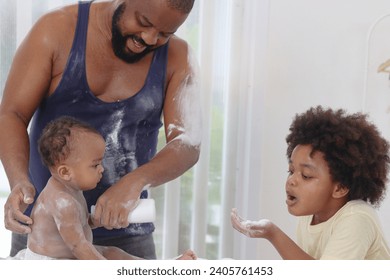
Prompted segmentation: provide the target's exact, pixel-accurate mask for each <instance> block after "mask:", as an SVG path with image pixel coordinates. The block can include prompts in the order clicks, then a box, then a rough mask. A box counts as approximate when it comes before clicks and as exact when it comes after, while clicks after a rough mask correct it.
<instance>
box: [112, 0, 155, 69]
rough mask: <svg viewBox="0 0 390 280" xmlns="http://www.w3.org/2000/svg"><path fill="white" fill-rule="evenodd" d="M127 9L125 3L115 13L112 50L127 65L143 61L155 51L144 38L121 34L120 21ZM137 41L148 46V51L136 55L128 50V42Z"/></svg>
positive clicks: (113, 17)
mask: <svg viewBox="0 0 390 280" xmlns="http://www.w3.org/2000/svg"><path fill="white" fill-rule="evenodd" d="M125 8H126V5H125V3H122V4H121V5H120V6H119V7H118V8H117V9H116V10H115V12H114V15H113V16H112V31H111V32H112V39H111V44H112V49H113V51H114V54H115V55H116V56H117V57H118V58H119V59H121V60H123V61H125V62H127V63H135V62H138V61H139V60H141V59H142V58H143V57H145V56H146V55H147V54H148V53H150V52H151V51H153V50H154V49H153V48H152V46H150V45H147V44H146V43H145V42H144V41H143V40H142V38H140V37H138V36H135V35H127V36H123V35H122V33H121V30H120V28H119V25H118V24H119V20H120V19H121V17H122V15H123V12H124V10H125ZM133 39H136V41H137V42H138V43H140V44H142V45H144V46H146V49H145V50H143V51H142V52H140V53H134V52H132V51H131V50H129V49H127V46H126V42H127V40H133Z"/></svg>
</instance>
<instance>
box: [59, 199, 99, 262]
mask: <svg viewBox="0 0 390 280" xmlns="http://www.w3.org/2000/svg"><path fill="white" fill-rule="evenodd" d="M63 200H64V201H63V202H62V205H63V207H61V208H58V209H57V210H56V211H55V212H56V213H55V214H54V220H55V223H56V224H57V228H58V231H59V234H60V235H61V237H62V240H63V241H64V243H65V245H66V246H67V247H68V248H69V249H70V251H71V252H72V254H73V256H74V257H75V258H76V259H79V260H99V259H105V258H104V257H103V256H102V255H101V254H100V253H99V252H98V250H96V248H95V246H93V244H92V242H91V241H90V240H88V239H87V237H86V232H85V230H86V228H85V226H86V227H89V225H85V226H84V224H85V223H83V220H82V215H85V213H82V211H80V207H79V205H78V202H77V201H76V200H75V199H73V198H63ZM85 222H87V221H85ZM88 230H91V229H90V228H88Z"/></svg>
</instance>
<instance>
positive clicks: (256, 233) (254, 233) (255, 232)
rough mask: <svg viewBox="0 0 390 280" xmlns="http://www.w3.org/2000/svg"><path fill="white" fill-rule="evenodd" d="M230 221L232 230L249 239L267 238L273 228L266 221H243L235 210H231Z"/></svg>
mask: <svg viewBox="0 0 390 280" xmlns="http://www.w3.org/2000/svg"><path fill="white" fill-rule="evenodd" d="M230 220H231V223H232V226H233V228H234V229H236V230H237V231H239V232H241V233H242V234H244V235H246V236H248V237H251V238H268V236H269V234H270V230H271V228H272V226H273V224H272V222H271V221H269V220H266V219H263V220H259V221H249V220H246V221H244V219H242V218H241V217H240V216H239V215H238V214H237V209H236V208H233V209H232V212H231V214H230Z"/></svg>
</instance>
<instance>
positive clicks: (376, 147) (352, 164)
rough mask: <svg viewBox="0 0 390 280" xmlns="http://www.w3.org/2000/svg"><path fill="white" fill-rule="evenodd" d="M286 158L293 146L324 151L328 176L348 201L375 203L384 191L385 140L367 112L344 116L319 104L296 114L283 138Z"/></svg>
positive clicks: (387, 164) (386, 153) (387, 155)
mask: <svg viewBox="0 0 390 280" xmlns="http://www.w3.org/2000/svg"><path fill="white" fill-rule="evenodd" d="M286 142H287V145H288V147H287V157H288V159H290V158H291V154H292V152H293V150H294V148H295V147H296V146H297V145H311V146H312V149H313V151H312V153H314V152H316V151H320V152H322V153H323V154H324V158H325V161H326V162H327V164H328V167H329V170H330V175H331V177H332V179H333V180H334V181H335V182H339V183H340V184H342V185H343V186H345V187H346V188H348V189H349V197H348V199H349V200H355V199H362V200H364V201H367V202H369V203H371V204H372V205H374V206H379V204H380V202H381V201H382V200H383V199H384V197H385V194H386V183H387V174H388V170H389V163H390V159H389V143H388V142H387V141H386V140H385V139H384V138H383V137H382V136H381V135H380V133H379V132H378V129H377V128H376V126H375V125H374V124H372V123H370V122H369V121H368V120H367V115H365V114H362V113H356V114H351V115H347V114H346V112H345V111H344V110H342V109H339V110H336V111H333V110H332V109H327V110H325V109H323V108H322V107H321V106H318V107H316V108H310V109H309V110H308V111H306V112H305V113H303V114H300V115H296V117H295V119H294V120H293V122H292V124H291V126H290V134H289V135H288V136H287V137H286Z"/></svg>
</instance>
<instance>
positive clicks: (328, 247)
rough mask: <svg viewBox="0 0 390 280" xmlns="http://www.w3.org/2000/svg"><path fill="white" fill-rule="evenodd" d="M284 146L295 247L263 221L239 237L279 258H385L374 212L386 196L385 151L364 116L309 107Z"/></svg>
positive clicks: (247, 225)
mask: <svg viewBox="0 0 390 280" xmlns="http://www.w3.org/2000/svg"><path fill="white" fill-rule="evenodd" d="M286 141H287V145H288V147H287V158H288V161H289V170H288V173H289V174H288V177H287V181H286V204H287V208H288V211H289V213H290V214H292V215H294V216H299V223H298V230H297V243H298V244H296V243H295V242H294V241H293V240H291V239H290V238H289V237H288V236H287V235H286V234H285V233H284V232H283V231H282V230H281V229H280V228H278V227H277V226H276V225H275V224H273V223H272V222H270V221H268V220H260V221H258V222H251V221H244V220H243V219H242V218H241V217H239V216H238V214H237V210H236V209H233V210H232V215H231V221H232V225H233V227H234V228H235V229H236V230H238V231H239V232H241V233H243V234H245V235H247V236H249V237H254V238H265V239H267V240H269V241H270V242H271V243H272V244H273V246H274V247H275V248H276V249H277V251H278V252H279V254H280V255H281V257H282V258H283V259H334V260H341V259H352V260H358V259H390V251H389V247H388V245H387V243H386V240H385V239H384V236H383V232H382V229H381V225H380V221H379V218H378V216H377V214H376V211H375V209H374V207H377V206H379V204H380V202H381V201H382V200H383V198H384V196H385V192H386V182H387V174H388V170H389V163H390V160H389V154H388V153H389V144H388V142H387V141H386V140H385V139H384V138H383V137H381V135H380V134H379V132H378V130H377V128H376V127H375V126H374V125H373V124H371V123H369V122H368V121H367V116H366V115H364V114H360V113H357V114H352V115H347V114H346V113H345V111H343V110H337V111H333V110H331V109H327V110H325V109H323V108H322V107H320V106H319V107H316V108H311V109H309V110H308V111H307V112H305V113H303V114H301V115H297V116H296V117H295V119H294V121H293V122H292V124H291V126H290V134H289V135H288V136H287V138H286Z"/></svg>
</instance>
